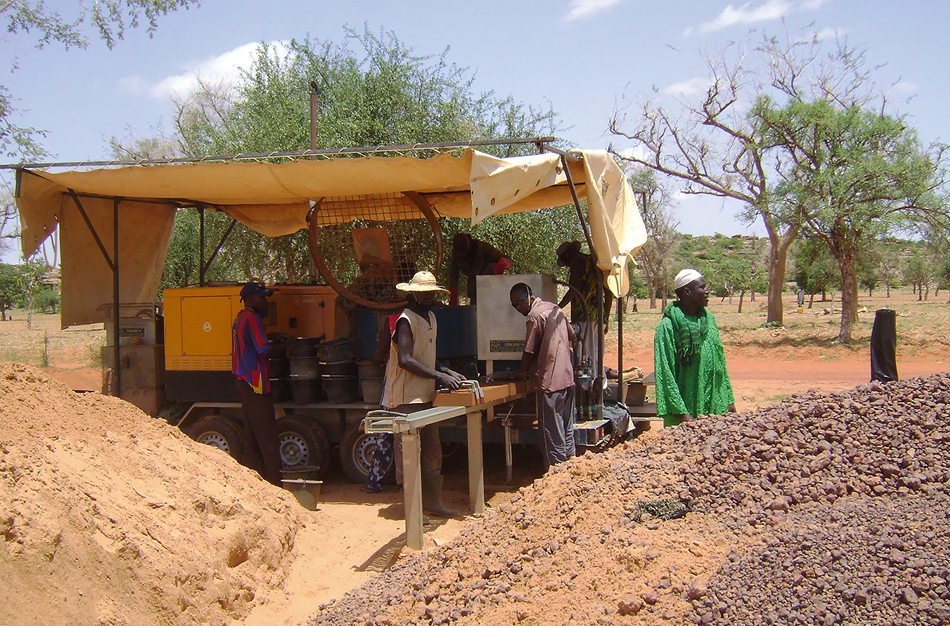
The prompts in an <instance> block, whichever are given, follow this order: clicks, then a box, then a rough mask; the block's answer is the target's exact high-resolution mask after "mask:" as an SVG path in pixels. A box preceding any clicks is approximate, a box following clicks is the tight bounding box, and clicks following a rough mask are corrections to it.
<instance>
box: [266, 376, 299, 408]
mask: <svg viewBox="0 0 950 626" xmlns="http://www.w3.org/2000/svg"><path fill="white" fill-rule="evenodd" d="M270 393H271V398H272V399H273V400H274V402H289V401H290V399H291V398H292V397H293V392H292V391H291V389H290V379H289V378H271V379H270Z"/></svg>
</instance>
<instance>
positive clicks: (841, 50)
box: [610, 34, 872, 324]
mask: <svg viewBox="0 0 950 626" xmlns="http://www.w3.org/2000/svg"><path fill="white" fill-rule="evenodd" d="M705 61H706V64H707V67H708V71H709V74H708V82H707V84H708V87H707V89H706V91H705V93H703V94H702V95H701V96H700V97H699V98H698V99H697V100H683V101H679V100H676V101H675V102H673V103H671V104H670V106H669V107H666V106H664V105H662V104H657V103H656V102H655V101H652V100H650V101H647V102H646V103H644V104H643V105H642V107H641V108H640V110H639V111H637V113H636V115H632V116H631V117H630V118H628V116H627V113H626V111H621V112H617V113H615V115H614V117H613V118H612V119H611V121H610V131H611V132H612V133H614V134H615V135H618V136H620V137H624V138H626V139H628V140H630V141H632V142H633V144H634V146H635V148H634V150H632V151H630V152H626V151H624V152H623V153H622V154H619V156H621V158H623V159H625V160H627V161H628V162H631V163H636V164H638V165H641V166H644V167H649V168H651V169H653V170H655V171H657V172H661V173H663V174H666V175H668V176H671V177H673V178H675V179H677V180H679V181H681V182H682V183H683V185H684V187H683V191H684V193H691V194H705V195H710V196H714V197H720V198H731V199H734V200H738V201H739V202H741V203H742V204H743V205H744V206H745V209H744V211H743V213H742V216H743V217H744V218H745V219H747V220H748V221H750V222H751V221H754V220H756V219H760V218H761V220H762V223H763V224H764V226H765V229H766V233H767V234H768V238H769V244H770V250H769V261H768V315H767V321H768V322H769V323H772V324H782V322H783V320H784V312H783V309H782V290H783V288H784V284H785V269H786V260H787V256H788V249H789V246H791V244H792V242H793V241H794V240H795V237H796V236H797V235H798V232H799V229H800V227H801V223H802V221H801V220H802V216H803V215H802V207H800V206H795V205H789V204H783V203H776V202H774V201H773V195H772V189H771V184H772V181H773V179H774V177H775V171H776V169H777V168H779V167H781V166H782V162H780V161H777V160H776V155H775V150H774V149H775V146H774V145H771V144H769V143H768V142H767V141H766V138H765V137H764V136H763V128H762V127H761V126H760V125H759V124H757V123H756V121H755V120H754V119H751V118H750V117H749V115H748V111H747V109H746V107H748V106H749V104H750V103H752V102H754V101H755V99H756V97H758V96H759V94H763V93H772V94H775V96H776V97H777V98H781V99H782V100H788V101H807V100H810V99H814V98H818V97H826V96H832V97H834V99H836V100H837V101H840V102H848V103H855V104H864V103H866V102H868V101H869V98H870V93H871V87H872V85H871V84H870V80H869V76H868V72H867V70H866V69H865V63H864V56H863V53H862V51H860V50H855V49H853V48H849V47H848V46H847V45H846V44H842V43H841V42H837V41H836V42H835V45H834V47H833V48H832V49H831V50H827V48H826V44H825V43H823V42H822V41H821V40H819V39H818V38H817V36H815V35H811V36H807V35H806V36H802V35H800V34H799V35H794V36H790V35H786V37H785V38H784V39H781V40H780V39H778V38H774V37H767V36H765V37H763V39H762V40H761V41H760V42H759V43H758V45H752V44H750V43H749V42H739V43H733V44H730V45H729V46H727V47H726V48H725V49H724V50H721V51H719V52H717V53H715V54H713V55H707V56H706V57H705Z"/></svg>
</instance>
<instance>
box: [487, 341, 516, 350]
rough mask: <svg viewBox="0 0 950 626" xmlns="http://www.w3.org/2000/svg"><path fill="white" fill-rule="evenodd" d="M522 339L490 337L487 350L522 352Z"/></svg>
mask: <svg viewBox="0 0 950 626" xmlns="http://www.w3.org/2000/svg"><path fill="white" fill-rule="evenodd" d="M524 344H525V341H524V339H492V340H491V341H489V342H488V351H489V352H524Z"/></svg>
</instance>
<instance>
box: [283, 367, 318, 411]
mask: <svg viewBox="0 0 950 626" xmlns="http://www.w3.org/2000/svg"><path fill="white" fill-rule="evenodd" d="M320 386H321V379H320V378H314V377H313V376H294V375H293V374H291V375H290V393H291V395H292V396H293V398H294V404H315V403H317V402H319V401H320Z"/></svg>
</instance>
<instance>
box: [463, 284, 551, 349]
mask: <svg viewBox="0 0 950 626" xmlns="http://www.w3.org/2000/svg"><path fill="white" fill-rule="evenodd" d="M476 280H477V281H478V315H477V317H478V323H477V332H478V358H479V359H480V360H485V361H499V360H515V359H520V358H521V354H522V353H523V352H524V338H525V330H526V329H525V316H523V315H522V314H521V313H519V312H518V311H517V310H515V308H514V307H512V306H511V299H510V297H509V292H510V291H511V288H512V287H514V286H515V285H516V284H517V283H525V284H526V285H528V286H529V287H531V291H532V292H533V293H534V295H536V296H538V297H539V298H541V299H542V300H547V301H548V302H554V303H555V304H557V284H556V283H555V282H554V277H553V276H552V275H550V274H502V275H500V276H478V277H477V278H476Z"/></svg>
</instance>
